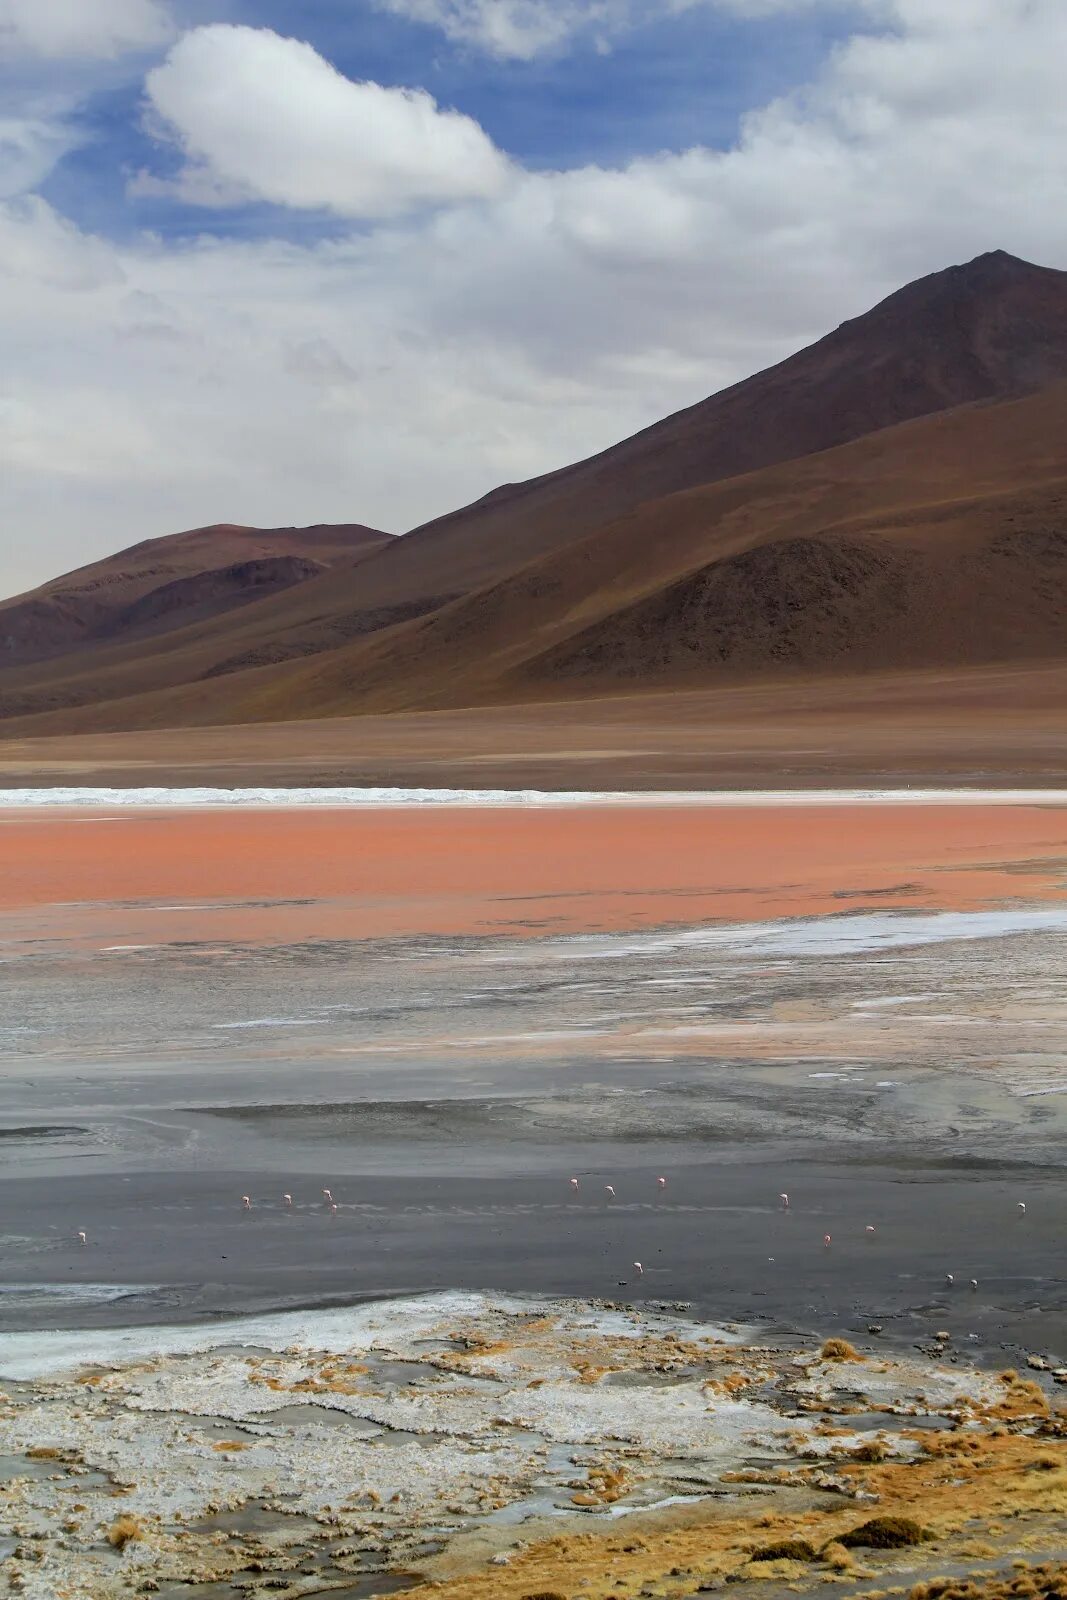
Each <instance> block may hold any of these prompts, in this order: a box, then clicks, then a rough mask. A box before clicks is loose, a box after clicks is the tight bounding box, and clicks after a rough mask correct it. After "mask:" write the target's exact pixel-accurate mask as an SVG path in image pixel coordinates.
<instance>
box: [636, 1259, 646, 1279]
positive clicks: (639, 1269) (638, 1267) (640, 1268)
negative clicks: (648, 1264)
mask: <svg viewBox="0 0 1067 1600" xmlns="http://www.w3.org/2000/svg"><path fill="white" fill-rule="evenodd" d="M634 1271H635V1272H636V1273H637V1276H638V1277H639V1278H643V1277H644V1275H645V1269H644V1267H643V1266H642V1265H641V1263H640V1261H635V1262H634Z"/></svg>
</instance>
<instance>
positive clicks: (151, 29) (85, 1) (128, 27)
mask: <svg viewBox="0 0 1067 1600" xmlns="http://www.w3.org/2000/svg"><path fill="white" fill-rule="evenodd" d="M173 32H174V28H173V24H172V22H171V19H170V14H169V12H168V11H167V8H166V6H165V5H163V4H162V3H161V0H0V59H3V58H5V57H17V56H40V57H45V58H48V59H60V58H64V57H66V58H75V57H90V58H104V59H108V58H111V57H114V56H118V55H121V54H123V53H124V52H125V51H130V50H150V49H153V48H155V47H156V46H157V45H161V44H164V43H165V42H166V41H167V40H168V39H169V38H171V37H172V35H173Z"/></svg>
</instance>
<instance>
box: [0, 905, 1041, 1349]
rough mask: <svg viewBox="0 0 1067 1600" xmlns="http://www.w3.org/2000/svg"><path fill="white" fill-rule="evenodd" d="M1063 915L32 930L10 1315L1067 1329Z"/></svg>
mask: <svg viewBox="0 0 1067 1600" xmlns="http://www.w3.org/2000/svg"><path fill="white" fill-rule="evenodd" d="M1065 930H1067V911H1065V910H1062V909H1061V908H1059V907H1049V906H1047V905H1046V906H1041V907H1037V908H1030V907H1026V906H1018V907H1014V908H1007V909H1004V910H1000V911H995V912H989V913H986V914H983V913H970V914H967V915H965V916H963V915H958V914H952V913H941V914H929V915H922V916H915V915H909V914H906V913H893V912H884V913H881V912H880V913H876V914H872V913H863V914H856V915H849V914H847V913H846V914H844V915H842V916H839V917H835V918H823V919H809V920H806V921H801V922H796V923H779V924H771V925H756V926H753V925H746V926H744V927H740V926H739V927H728V926H727V927H721V926H720V927H712V928H700V929H680V930H677V931H670V930H668V931H665V932H659V933H650V934H643V935H642V934H633V935H625V936H619V935H604V936H599V937H598V936H587V937H583V938H544V939H533V940H526V941H523V942H522V943H521V945H516V944H515V943H513V942H510V941H505V940H495V939H469V940H442V939H433V938H424V939H418V938H408V939H404V940H394V941H387V940H382V941H362V942H344V941H322V942H312V943H301V944H298V945H290V946H285V947H267V948H264V947H243V946H226V945H221V946H220V945H210V946H201V945H196V944H186V943H177V944H170V945H163V946H155V947H152V948H149V949H134V950H123V949H120V950H116V949H107V950H81V949H74V948H70V949H66V950H61V951H58V952H57V951H55V950H54V949H49V950H48V951H37V950H36V949H34V948H30V949H26V948H24V947H20V949H19V952H18V954H17V957H16V958H14V959H10V960H9V961H8V963H7V965H6V967H5V974H4V975H5V997H6V1001H7V1005H6V1015H5V1021H6V1025H7V1026H8V1027H9V1029H11V1030H13V1031H12V1032H10V1033H9V1035H8V1038H7V1041H6V1053H5V1054H4V1056H3V1058H2V1068H0V1070H2V1085H3V1112H2V1115H0V1133H2V1135H3V1137H2V1139H0V1144H2V1147H3V1151H4V1158H5V1159H4V1168H3V1175H2V1178H0V1205H2V1212H0V1317H2V1318H3V1322H4V1325H5V1326H6V1327H7V1328H8V1329H11V1330H15V1329H19V1328H21V1329H27V1330H29V1329H33V1328H40V1327H64V1326H65V1327H94V1328H100V1329H106V1328H109V1327H119V1326H126V1325H130V1324H148V1323H152V1324H166V1323H168V1322H178V1323H180V1322H184V1321H188V1320H194V1321H196V1320H201V1319H213V1318H216V1317H218V1316H219V1315H223V1314H228V1313H233V1312H241V1311H272V1310H278V1309H284V1308H286V1307H293V1306H314V1305H316V1304H327V1305H328V1304H347V1303H351V1302H353V1301H356V1300H360V1299H366V1298H377V1297H382V1296H392V1295H397V1294H404V1293H408V1292H411V1291H422V1290H426V1289H449V1288H460V1289H472V1290H473V1289H480V1288H485V1287H492V1288H496V1289H502V1290H509V1291H516V1292H529V1293H534V1294H542V1293H553V1294H560V1293H562V1294H579V1295H602V1296H609V1297H614V1296H618V1297H619V1298H626V1299H634V1300H647V1299H657V1298H658V1299H665V1300H684V1301H687V1302H692V1303H693V1304H694V1305H695V1306H696V1307H697V1308H698V1309H699V1310H701V1311H703V1312H704V1313H706V1314H708V1315H711V1316H727V1317H732V1318H735V1319H740V1320H744V1319H750V1318H753V1317H765V1318H767V1319H770V1320H774V1321H782V1320H784V1321H786V1322H789V1323H791V1324H794V1325H800V1326H803V1327H813V1328H819V1329H822V1330H824V1331H826V1332H831V1331H835V1330H837V1329H839V1328H840V1329H844V1330H849V1329H852V1330H854V1329H855V1328H856V1327H864V1326H865V1325H866V1323H867V1322H868V1321H869V1320H873V1321H877V1322H880V1323H883V1324H884V1325H885V1330H886V1332H885V1337H886V1338H889V1339H902V1340H906V1341H911V1340H914V1339H917V1338H920V1337H925V1336H926V1335H927V1334H928V1332H929V1330H930V1328H931V1327H932V1326H939V1325H941V1323H943V1322H944V1321H945V1319H946V1317H951V1318H952V1319H954V1321H955V1322H956V1323H957V1324H958V1326H959V1330H960V1335H961V1338H968V1337H969V1336H970V1335H971V1334H975V1335H977V1338H976V1339H974V1340H971V1344H972V1345H975V1346H977V1347H979V1348H980V1349H981V1350H983V1351H990V1352H995V1351H996V1350H997V1349H998V1348H999V1346H1001V1345H1006V1346H1009V1347H1011V1346H1014V1345H1016V1344H1019V1343H1021V1342H1024V1341H1025V1343H1026V1344H1027V1345H1028V1346H1030V1347H1034V1346H1037V1347H1038V1348H1041V1349H1044V1350H1048V1351H1050V1352H1051V1353H1053V1354H1058V1353H1061V1352H1062V1351H1063V1349H1064V1348H1065V1346H1067V1339H1065V1338H1064V1330H1065V1322H1067V1284H1065V1282H1064V1277H1063V1270H1062V1265H1061V1256H1060V1252H1059V1250H1058V1246H1057V1239H1058V1238H1062V1237H1063V1230H1064V1226H1065V1224H1067V1206H1065V1200H1064V1190H1063V1184H1062V1181H1061V1179H1062V1166H1063V1159H1064V1150H1065V1144H1064V1132H1065V1121H1067V1095H1065V1094H1064V1093H1062V1092H1061V1091H1062V1090H1063V1089H1064V1088H1067V1074H1065V1073H1064V1069H1063V1065H1062V1055H1061V1053H1060V1041H1061V1039H1062V1030H1063V1024H1064V1022H1065V1021H1067V1015H1065V1013H1067V1004H1065V1001H1064V996H1063V992H1062V984H1061V979H1060V974H1061V971H1062V955H1063V950H1064V931H1065ZM572 1176H577V1177H578V1178H579V1187H578V1189H577V1190H575V1189H574V1188H573V1187H572V1185H571V1183H570V1178H571V1177H572ZM659 1176H666V1177H667V1180H668V1181H667V1185H666V1186H665V1187H661V1186H660V1185H658V1183H657V1181H656V1180H657V1178H658V1177H659ZM608 1184H610V1185H611V1186H612V1187H613V1188H614V1191H615V1193H614V1196H612V1195H610V1194H609V1193H608V1192H607V1187H606V1186H607V1185H608ZM324 1188H329V1189H330V1190H331V1193H332V1198H333V1201H334V1202H335V1203H336V1206H337V1210H336V1212H333V1211H331V1210H330V1208H329V1202H327V1201H326V1200H325V1199H324V1197H323V1194H322V1190H323V1189H324ZM782 1190H785V1191H786V1192H788V1193H789V1195H790V1199H791V1205H790V1208H789V1210H788V1211H783V1210H782V1209H781V1208H780V1206H779V1201H778V1195H779V1193H780V1192H781V1191H782ZM285 1193H289V1194H291V1195H292V1197H293V1204H292V1207H291V1208H290V1207H289V1206H288V1205H287V1204H286V1203H285V1202H284V1200H283V1194H285ZM244 1194H247V1195H249V1197H250V1200H251V1209H250V1210H247V1211H246V1210H245V1209H244V1208H243V1205H242V1200H241V1197H242V1195H244ZM1020 1200H1024V1201H1025V1204H1026V1211H1025V1213H1021V1212H1020V1211H1019V1210H1018V1202H1019V1201H1020ZM868 1225H869V1226H872V1227H874V1228H875V1230H876V1231H875V1233H874V1234H873V1235H870V1234H868V1233H867V1232H866V1228H867V1226H868ZM79 1229H84V1230H85V1232H86V1236H87V1242H86V1244H85V1246H81V1245H80V1244H79V1243H78V1241H77V1233H78V1230H79ZM826 1233H829V1234H830V1235H831V1237H832V1242H831V1246H830V1247H829V1248H825V1247H824V1246H823V1242H822V1241H823V1236H824V1234H826ZM635 1261H640V1262H641V1263H642V1264H643V1267H644V1272H643V1274H637V1273H636V1272H635V1270H634V1268H633V1262H635ZM948 1272H952V1273H953V1275H954V1276H955V1278H956V1281H957V1284H958V1285H961V1286H963V1287H961V1288H953V1290H951V1291H949V1290H948V1288H947V1286H946V1281H945V1279H946V1273H948ZM971 1278H976V1279H978V1281H979V1289H978V1291H977V1292H976V1293H971V1292H969V1291H968V1290H967V1289H966V1285H967V1283H968V1281H969V1280H970V1279H971Z"/></svg>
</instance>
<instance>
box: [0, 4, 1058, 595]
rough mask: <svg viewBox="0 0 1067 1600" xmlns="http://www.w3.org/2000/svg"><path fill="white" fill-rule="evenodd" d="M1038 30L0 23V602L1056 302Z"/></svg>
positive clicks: (606, 10) (598, 437)
mask: <svg viewBox="0 0 1067 1600" xmlns="http://www.w3.org/2000/svg"><path fill="white" fill-rule="evenodd" d="M1065 61H1067V0H0V336H2V348H3V353H4V359H3V363H2V365H0V516H2V521H0V529H2V532H0V590H2V591H5V592H7V593H11V592H14V591H15V590H18V589H20V588H23V587H26V586H28V585H30V584H31V583H35V582H38V581H40V580H41V579H43V578H46V577H50V576H53V575H54V574H55V573H57V572H59V571H62V570H64V569H66V568H69V567H72V566H75V565H78V564H80V563H82V562H86V561H90V560H93V559H95V558H96V557H98V556H100V555H102V554H104V553H106V552H107V551H110V550H113V549H117V548H119V547H121V546H123V545H126V544H130V543H133V542H134V541H136V540H138V539H142V538H145V537H148V536H150V535H154V534H159V533H167V532H172V531H175V530H177V529H179V528H184V527H191V526H196V525H198V524H200V523H204V522H212V521H234V522H247V523H258V524H261V525H273V524H291V523H307V522H316V521H364V522H368V523H372V524H375V525H377V526H380V527H385V528H389V529H391V530H394V531H402V530H404V529H406V528H409V527H411V526H413V525H414V524H417V523H418V522H420V521H422V520H424V519H426V518H428V517H430V516H433V515H435V514H437V513H439V512H443V511H446V510H449V509H451V508H452V507H454V506H456V505H459V504H462V503H464V502H465V501H467V500H470V499H472V498H474V497H475V496H477V495H479V494H482V493H484V492H485V491H486V490H488V489H490V488H492V487H493V486H494V485H496V484H498V483H500V482H503V481H507V480H511V479H515V478H521V477H527V476H529V475H531V474H533V473H536V472H539V471H543V470H545V469H548V468H550V467H553V466H558V465H561V464H563V463H564V462H566V461H568V460H571V459H574V458H575V457H578V456H582V455H585V454H588V453H589V452H590V451H592V450H595V449H598V448H600V447H602V446H604V445H607V444H609V443H611V442H613V441H614V440H616V439H618V438H620V437H622V436H624V435H625V434H627V433H630V432H632V431H633V430H634V429H635V428H637V427H640V426H641V425H642V424H644V423H647V422H650V421H652V420H654V419H655V418H657V417H659V416H662V415H664V414H665V413H667V412H668V411H671V410H674V409H676V408H677V407H679V406H681V405H685V404H688V403H690V402H692V401H694V400H696V399H699V398H701V397H702V396H703V395H705V394H708V393H710V392H711V391H713V390H715V389H717V388H719V387H721V386H722V385H723V384H724V383H727V382H730V381H732V380H733V379H735V378H738V377H741V376H744V375H745V374H747V373H748V372H751V371H753V370H755V369H757V368H759V367H762V366H765V365H767V364H768V363H769V362H771V361H773V360H775V359H777V358H779V357H780V356H782V355H785V354H787V353H789V352H790V351H791V350H793V349H796V348H798V347H799V346H800V345H802V344H805V343H807V342H809V341H810V340H811V339H812V338H814V337H816V336H818V335H819V334H821V333H823V332H825V331H826V330H827V328H829V327H831V326H833V325H834V324H836V323H837V322H840V321H841V320H842V319H843V318H845V317H847V316H852V315H855V314H856V313H858V312H860V311H862V310H864V309H865V308H866V307H867V306H868V305H869V304H871V303H872V302H873V301H875V300H877V299H878V298H880V297H881V296H882V295H883V294H885V293H887V292H888V291H889V290H891V289H893V288H895V287H896V286H898V285H899V284H900V283H901V282H903V281H905V280H906V279H908V278H912V277H915V276H917V275H919V274H921V273H923V272H926V271H931V270H934V269H936V268H939V267H942V266H945V265H947V264H949V263H951V262H953V261H960V260H966V259H968V258H969V257H971V256H973V255H976V254H978V253H979V252H981V251H983V250H987V249H991V248H996V247H1000V248H1005V249H1008V250H1011V251H1013V252H1015V253H1016V254H1019V255H1023V256H1027V257H1029V258H1030V259H1034V260H1039V261H1042V262H1045V263H1047V264H1049V265H1055V266H1060V267H1067V96H1065V95H1064V92H1063V73H1064V63H1065Z"/></svg>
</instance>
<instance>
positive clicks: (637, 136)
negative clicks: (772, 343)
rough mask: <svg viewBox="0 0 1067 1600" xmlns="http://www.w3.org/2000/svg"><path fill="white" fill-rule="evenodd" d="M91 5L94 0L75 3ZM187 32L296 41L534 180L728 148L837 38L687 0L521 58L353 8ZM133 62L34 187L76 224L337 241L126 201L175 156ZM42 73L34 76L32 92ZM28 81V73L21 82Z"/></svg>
mask: <svg viewBox="0 0 1067 1600" xmlns="http://www.w3.org/2000/svg"><path fill="white" fill-rule="evenodd" d="M87 3H91V0H87ZM171 10H172V13H173V14H174V15H175V17H176V18H177V19H178V20H179V21H180V22H181V23H186V24H188V25H189V26H194V25H196V24H197V23H204V22H208V21H215V22H217V21H225V22H231V23H236V24H243V25H247V26H251V27H256V28H270V29H272V30H273V31H275V32H277V33H279V34H282V35H286V36H291V37H295V38H299V39H301V40H306V41H308V42H309V43H310V44H312V45H313V46H314V47H315V49H316V50H317V51H318V52H319V53H320V54H321V55H322V56H324V57H325V58H326V59H327V60H328V61H330V62H332V63H333V65H334V66H336V67H337V68H338V69H339V70H340V71H341V72H343V73H344V74H345V76H346V77H349V78H352V79H355V80H357V81H358V80H362V79H371V80H373V81H375V82H377V83H381V84H386V85H391V86H396V87H410V86H421V87H424V88H426V89H427V90H429V92H430V93H431V94H432V95H433V96H434V97H435V99H436V100H437V101H438V102H439V103H440V104H441V105H444V106H454V107H457V108H458V109H460V110H462V111H464V112H466V113H467V114H468V115H470V116H472V117H473V118H475V120H476V121H477V122H479V123H480V124H481V126H482V127H483V128H484V129H485V130H486V132H487V133H488V134H489V135H490V137H491V138H492V139H493V141H494V143H495V144H496V145H498V146H499V147H500V148H501V149H502V150H505V151H506V152H507V153H508V154H509V155H511V156H513V157H515V159H516V160H517V161H519V162H521V163H522V165H523V166H524V167H526V168H529V169H532V170H538V169H554V168H564V169H565V168H571V167H575V166H581V165H584V164H586V163H597V164H600V165H603V166H616V165H621V164H624V163H626V162H627V161H630V160H632V159H633V158H634V157H635V156H640V155H647V154H654V153H656V152H658V151H662V150H682V149H686V148H688V147H690V146H694V145H699V146H709V147H715V148H727V147H728V146H729V145H730V144H731V143H732V142H733V141H734V139H735V138H736V136H737V130H738V124H739V121H740V118H741V117H742V116H743V115H744V113H745V112H746V111H747V110H749V109H750V108H751V107H753V106H759V105H763V104H765V103H766V102H767V101H769V100H771V99H773V98H774V97H775V96H776V95H779V94H782V93H785V92H787V91H788V90H789V89H790V88H792V87H793V86H794V85H795V84H796V83H798V82H804V81H806V80H807V79H808V78H810V77H811V76H812V74H813V73H814V72H815V71H816V70H817V68H818V66H819V63H820V62H821V61H822V60H823V59H824V58H825V56H826V54H827V52H828V51H829V50H831V49H832V48H833V46H834V44H835V43H836V42H837V41H838V40H839V39H843V38H846V37H847V36H848V27H847V23H846V19H845V17H844V16H843V14H842V11H841V9H840V7H839V6H837V5H833V4H829V5H826V6H821V5H820V6H815V7H813V8H805V9H804V10H802V11H801V12H800V13H799V14H788V13H787V14H786V15H778V16H774V17H773V18H772V19H770V20H768V19H767V18H766V17H761V18H759V19H758V20H752V19H746V18H744V17H739V16H737V15H729V14H723V13H722V12H720V11H716V10H714V9H708V8H707V7H702V6H695V7H693V8H691V9H689V10H686V11H681V12H678V13H676V14H672V15H670V16H668V17H667V18H664V17H663V16H662V15H647V16H645V17H644V18H643V19H641V20H639V21H637V22H636V23H635V24H634V25H633V26H631V27H628V28H627V29H626V30H625V31H623V32H621V33H620V34H618V35H616V36H614V37H613V38H612V39H611V41H610V48H608V49H606V50H598V49H597V47H596V44H595V42H594V41H593V40H592V39H591V38H588V37H586V38H581V39H579V40H577V41H576V43H575V46H574V48H573V49H564V50H552V51H550V52H548V53H546V55H544V56H539V57H536V58H535V59H533V60H501V59H499V58H493V57H489V56H487V55H485V54H484V53H482V52H480V51H478V50H476V49H472V48H471V47H470V46H469V45H467V44H463V43H452V42H451V41H449V40H447V39H443V38H442V37H441V34H440V32H439V30H437V29H435V28H433V27H432V26H429V25H427V24H425V23H420V22H415V21H411V20H409V19H407V18H406V17H398V16H394V15H391V14H389V13H388V12H385V11H383V10H380V9H378V8H377V7H376V6H374V5H373V4H368V3H360V0H217V3H215V4H211V3H209V0H188V3H186V4H184V5H181V4H179V5H176V6H172V8H171ZM143 66H144V60H143V58H142V57H139V56H138V57H135V58H134V59H131V60H129V61H128V62H126V63H125V70H122V68H121V67H120V66H118V65H115V66H111V65H109V66H108V68H107V70H106V71H105V72H104V73H103V74H102V76H103V77H104V78H105V79H107V80H108V81H106V82H105V83H103V84H102V85H101V86H100V87H98V88H94V87H92V86H91V80H90V82H89V83H88V84H87V92H86V94H85V96H84V99H82V100H81V102H80V103H79V104H78V105H77V108H76V110H75V111H74V113H73V116H72V121H73V122H74V124H75V126H76V127H77V128H78V129H79V130H80V132H81V134H82V142H80V143H79V144H78V146H77V147H76V148H75V149H73V150H72V151H70V153H69V154H67V155H66V156H65V157H64V158H63V159H62V160H61V161H60V162H59V163H58V164H57V165H56V167H55V168H54V170H53V171H52V173H51V174H50V176H49V178H48V179H47V181H46V182H45V183H43V184H42V185H41V186H40V192H41V193H42V194H43V195H44V196H45V198H46V199H48V200H49V201H50V202H51V203H52V204H54V205H56V206H57V207H58V208H59V209H60V210H61V211H62V212H63V213H64V214H65V215H67V216H70V217H71V218H72V219H73V220H74V221H76V222H77V223H78V224H79V225H81V226H83V227H86V228H89V229H91V230H94V231H102V232H105V233H108V234H110V235H112V236H114V237H124V236H128V235H130V234H131V233H135V232H137V231H139V230H142V229H150V230H153V231H158V232H160V233H161V234H163V235H164V236H167V237H175V238H180V237H182V236H190V235H195V234H198V233H200V232H202V231H203V230H204V229H205V228H207V229H209V230H210V231H211V232H212V233H216V234H220V235H230V236H236V237H245V238H247V237H250V236H255V235H263V234H271V235H275V236H278V235H281V236H285V237H297V238H307V237H308V236H309V235H310V234H313V233H325V234H329V233H331V232H336V231H337V230H338V223H337V220H336V219H335V218H331V217H330V216H329V215H328V214H327V215H320V216H314V217H312V216H308V215H306V214H304V215H299V216H294V215H293V214H292V213H291V212H289V211H287V209H286V208H284V207H279V206H269V205H267V206H256V205H250V206H249V205H242V206H240V207H235V208H231V209H226V210H222V211H219V210H217V209H215V208H211V210H210V212H209V213H208V214H207V215H205V211H204V208H201V207H196V206H192V207H190V206H188V205H177V204H174V203H171V202H169V201H168V200H167V199H166V198H165V197H152V196H142V197H138V198H137V199H136V200H135V201H131V199H130V197H129V196H128V195H127V193H126V175H127V173H128V172H130V171H131V170H132V171H137V170H140V169H142V168H148V169H149V170H151V171H153V172H157V173H160V174H164V175H165V174H168V173H173V171H174V170H175V169H176V167H177V166H178V164H179V159H180V158H179V156H178V155H177V153H176V152H175V151H173V150H168V149H166V148H161V147H160V145H159V143H158V141H156V140H153V139H152V138H151V137H150V136H149V134H148V133H147V132H146V130H145V126H144V108H143V99H144V92H143ZM55 70H56V69H55V65H54V63H48V64H47V66H45V67H42V66H38V67H37V68H36V69H35V71H34V72H33V73H32V78H33V79H36V81H37V82H38V83H40V84H42V85H45V84H47V80H48V77H49V76H50V75H51V74H54V73H55ZM20 75H21V76H22V78H23V82H25V81H26V80H27V79H28V78H30V77H31V74H30V73H28V72H27V69H26V65H25V63H23V64H22V72H21V74H20Z"/></svg>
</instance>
